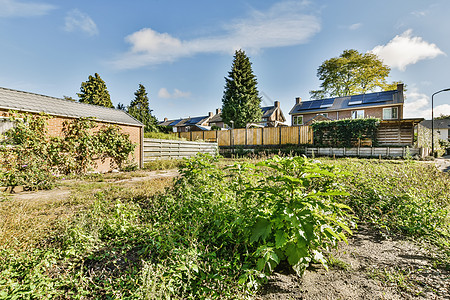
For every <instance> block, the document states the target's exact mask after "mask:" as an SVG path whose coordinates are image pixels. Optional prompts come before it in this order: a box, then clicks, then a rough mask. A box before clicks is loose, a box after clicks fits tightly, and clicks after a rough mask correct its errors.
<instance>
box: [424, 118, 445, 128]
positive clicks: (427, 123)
mask: <svg viewBox="0 0 450 300" xmlns="http://www.w3.org/2000/svg"><path fill="white" fill-rule="evenodd" d="M420 125H422V126H425V127H427V128H430V129H431V120H424V121H422V122H420ZM439 128H445V129H450V119H439V120H436V119H435V120H434V129H439Z"/></svg>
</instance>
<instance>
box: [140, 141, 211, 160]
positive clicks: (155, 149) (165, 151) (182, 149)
mask: <svg viewBox="0 0 450 300" xmlns="http://www.w3.org/2000/svg"><path fill="white" fill-rule="evenodd" d="M217 152H218V145H217V143H204V142H190V141H179V140H160V139H148V138H145V139H144V163H145V162H148V161H152V160H156V159H169V158H183V157H191V156H195V155H196V154H197V153H209V154H211V155H215V154H217Z"/></svg>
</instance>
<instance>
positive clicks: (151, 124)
mask: <svg viewBox="0 0 450 300" xmlns="http://www.w3.org/2000/svg"><path fill="white" fill-rule="evenodd" d="M134 95H135V96H136V97H135V98H134V100H132V101H131V103H130V106H129V107H128V113H129V114H130V115H132V116H133V117H134V118H136V119H137V120H139V121H140V122H142V124H144V125H145V128H144V131H145V132H152V131H153V132H155V131H158V130H157V125H158V121H157V120H156V118H155V117H154V116H153V115H152V114H151V112H152V110H151V109H150V108H149V101H148V94H147V91H146V90H145V87H144V86H143V85H142V84H139V88H138V89H137V91H136V92H135V93H134Z"/></svg>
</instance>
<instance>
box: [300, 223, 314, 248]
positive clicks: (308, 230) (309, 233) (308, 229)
mask: <svg viewBox="0 0 450 300" xmlns="http://www.w3.org/2000/svg"><path fill="white" fill-rule="evenodd" d="M302 228H303V230H304V231H305V235H306V240H307V242H308V243H310V242H311V241H312V240H314V237H315V234H314V224H313V223H312V221H311V220H310V219H306V220H304V221H303V222H302Z"/></svg>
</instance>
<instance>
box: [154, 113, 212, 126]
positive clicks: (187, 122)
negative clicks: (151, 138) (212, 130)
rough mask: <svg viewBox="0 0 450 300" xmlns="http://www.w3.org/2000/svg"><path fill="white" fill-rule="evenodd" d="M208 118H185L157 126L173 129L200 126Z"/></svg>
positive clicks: (164, 122)
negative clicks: (171, 127)
mask: <svg viewBox="0 0 450 300" xmlns="http://www.w3.org/2000/svg"><path fill="white" fill-rule="evenodd" d="M208 118H209V116H202V117H193V118H191V117H189V118H185V119H176V120H167V121H163V122H159V125H163V126H173V127H179V126H192V125H201V124H203V123H204V122H205V121H206V119H208Z"/></svg>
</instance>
